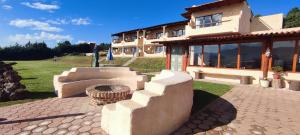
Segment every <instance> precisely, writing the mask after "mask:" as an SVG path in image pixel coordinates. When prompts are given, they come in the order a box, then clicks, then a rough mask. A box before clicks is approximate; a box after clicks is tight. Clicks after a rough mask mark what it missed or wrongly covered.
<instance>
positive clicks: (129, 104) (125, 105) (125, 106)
mask: <svg viewBox="0 0 300 135" xmlns="http://www.w3.org/2000/svg"><path fill="white" fill-rule="evenodd" d="M143 107H144V106H143V105H141V104H139V103H137V102H134V101H132V100H124V101H120V102H117V103H116V111H120V110H124V111H126V112H131V111H132V110H136V109H139V108H143Z"/></svg>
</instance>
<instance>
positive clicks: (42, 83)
mask: <svg viewBox="0 0 300 135" xmlns="http://www.w3.org/2000/svg"><path fill="white" fill-rule="evenodd" d="M129 59H130V58H115V60H114V62H113V63H115V64H118V65H122V64H124V63H125V62H126V61H128V60H129ZM6 62H12V61H6ZM105 63H107V62H104V60H103V59H102V61H101V62H100V64H105ZM89 66H91V57H88V56H64V57H58V58H57V59H56V61H54V60H53V59H48V60H37V61H16V64H15V65H13V67H14V69H15V70H16V71H17V72H18V73H19V75H20V76H21V77H22V78H23V79H22V80H21V83H22V84H23V85H25V86H26V89H27V90H28V91H29V92H30V94H29V96H28V97H27V98H26V99H24V100H17V101H6V102H0V107H3V106H9V105H14V104H20V103H25V102H30V101H35V100H40V99H46V98H53V97H55V96H56V95H55V94H54V91H53V89H54V88H53V75H57V74H61V73H62V72H63V71H65V70H69V69H70V68H72V67H89ZM129 66H130V67H131V68H132V69H134V70H137V71H140V72H141V73H146V72H159V71H161V70H162V69H164V67H165V60H164V58H138V59H137V60H136V61H134V62H133V63H132V64H130V65H129ZM194 89H195V96H194V101H196V102H197V106H196V110H199V109H201V108H202V107H203V106H205V105H206V104H208V103H209V102H211V101H213V100H214V99H216V98H218V97H219V96H221V95H223V94H225V93H226V92H227V91H229V90H230V89H231V86H228V85H223V84H212V83H206V82H196V81H195V82H194ZM213 95H214V96H213Z"/></svg>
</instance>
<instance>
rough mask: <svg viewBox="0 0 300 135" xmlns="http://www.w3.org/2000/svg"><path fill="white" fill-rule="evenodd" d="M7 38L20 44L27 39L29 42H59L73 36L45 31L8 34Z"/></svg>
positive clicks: (70, 39) (70, 38)
mask: <svg viewBox="0 0 300 135" xmlns="http://www.w3.org/2000/svg"><path fill="white" fill-rule="evenodd" d="M8 39H9V40H10V41H11V42H18V43H20V44H24V43H26V42H28V41H31V42H35V41H38V42H42V41H45V42H47V41H55V42H60V41H65V40H69V41H72V40H73V38H72V36H71V35H60V34H52V33H47V32H41V33H35V34H16V35H13V36H9V37H8Z"/></svg>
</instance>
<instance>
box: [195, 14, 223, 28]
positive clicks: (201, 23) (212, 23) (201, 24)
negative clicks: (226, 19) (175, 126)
mask: <svg viewBox="0 0 300 135" xmlns="http://www.w3.org/2000/svg"><path fill="white" fill-rule="evenodd" d="M216 15H219V17H220V18H219V19H220V20H217V21H214V19H213V16H216ZM208 17H209V18H210V20H209V21H210V22H208V23H207V22H206V18H208ZM200 18H202V19H201V20H199V21H197V20H198V19H200ZM222 18H223V13H216V14H211V15H205V16H198V17H195V24H196V29H201V28H207V27H214V26H219V25H221V24H222ZM198 22H199V24H198Z"/></svg>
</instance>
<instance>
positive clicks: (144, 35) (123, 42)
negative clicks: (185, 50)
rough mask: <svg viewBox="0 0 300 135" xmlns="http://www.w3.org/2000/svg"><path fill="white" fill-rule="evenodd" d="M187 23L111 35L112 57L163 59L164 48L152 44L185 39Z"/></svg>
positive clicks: (164, 54)
mask: <svg viewBox="0 0 300 135" xmlns="http://www.w3.org/2000/svg"><path fill="white" fill-rule="evenodd" d="M187 23H188V21H179V22H172V23H167V24H161V25H157V26H152V27H147V28H141V29H136V30H130V31H125V32H120V33H115V34H113V35H112V37H113V41H112V47H113V53H114V56H116V57H132V56H139V57H165V56H166V53H165V52H166V50H165V47H163V45H162V44H158V43H153V42H155V41H165V40H181V39H185V26H186V25H187Z"/></svg>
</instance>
